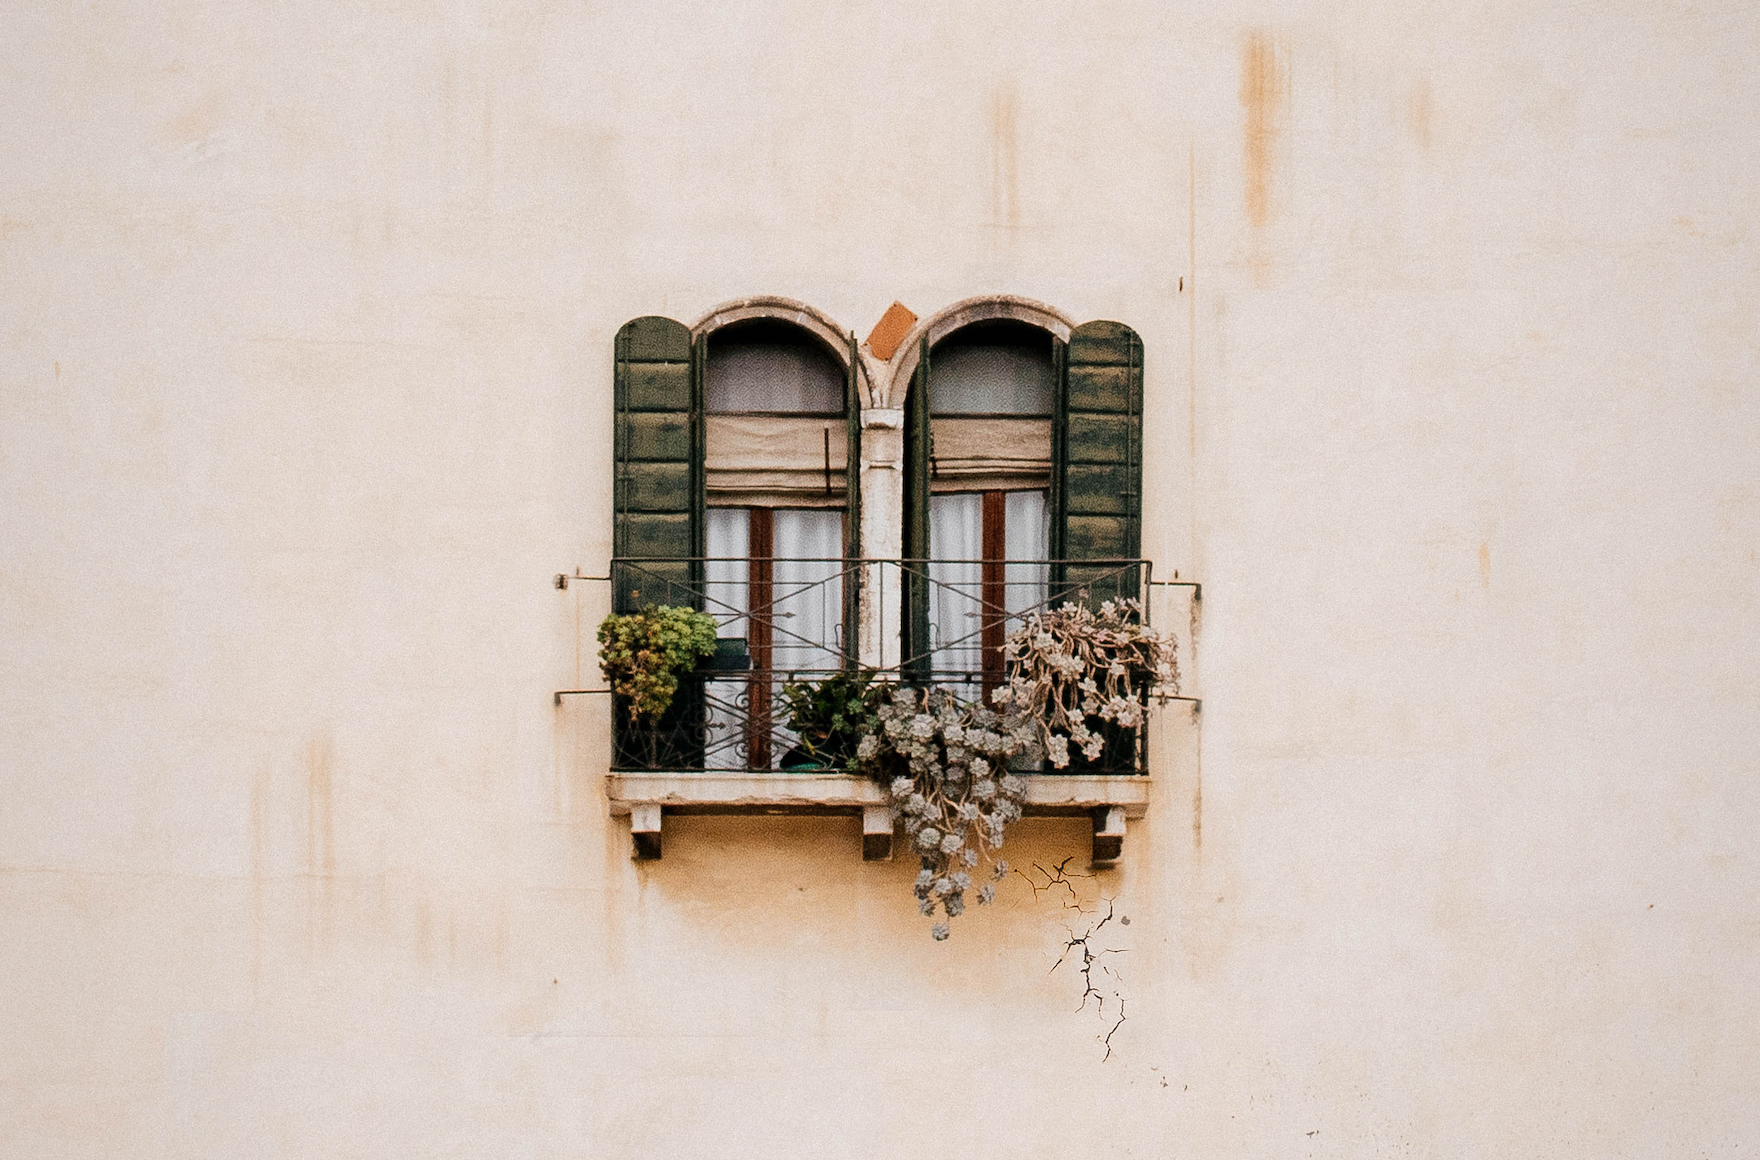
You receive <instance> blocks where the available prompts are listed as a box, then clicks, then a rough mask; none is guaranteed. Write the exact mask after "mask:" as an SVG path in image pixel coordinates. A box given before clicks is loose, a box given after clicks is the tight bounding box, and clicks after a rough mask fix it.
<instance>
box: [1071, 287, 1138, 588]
mask: <svg viewBox="0 0 1760 1160" xmlns="http://www.w3.org/2000/svg"><path fill="white" fill-rule="evenodd" d="M1052 429H1053V432H1054V434H1053V457H1052V468H1051V471H1052V516H1053V519H1052V528H1051V537H1052V544H1051V554H1052V556H1053V557H1054V558H1060V559H1063V560H1066V561H1070V563H1068V564H1065V565H1063V566H1061V567H1059V568H1057V569H1056V570H1055V573H1056V574H1054V575H1053V578H1052V579H1053V584H1054V586H1055V588H1056V589H1057V591H1058V592H1059V593H1067V592H1071V591H1073V590H1075V589H1077V588H1081V587H1084V586H1086V587H1088V588H1089V589H1090V592H1091V595H1092V596H1093V597H1094V598H1096V599H1106V598H1109V597H1113V596H1137V595H1138V594H1139V593H1138V591H1137V573H1136V569H1134V568H1128V569H1125V570H1123V571H1120V569H1121V568H1123V567H1124V565H1125V563H1126V562H1127V561H1133V560H1135V559H1137V558H1138V556H1140V555H1141V554H1142V543H1143V533H1142V523H1143V343H1142V340H1141V339H1139V338H1138V337H1137V332H1136V331H1134V330H1132V329H1131V328H1130V327H1128V326H1125V325H1124V324H1123V323H1119V322H1088V323H1084V324H1083V325H1081V326H1078V327H1076V328H1075V330H1073V331H1071V332H1070V336H1069V345H1068V348H1067V349H1066V351H1065V352H1064V359H1063V374H1062V375H1061V376H1060V381H1059V384H1058V397H1057V414H1056V417H1055V420H1054V422H1053V424H1052ZM1087 560H1091V561H1094V563H1093V564H1092V565H1083V564H1081V563H1080V561H1087Z"/></svg>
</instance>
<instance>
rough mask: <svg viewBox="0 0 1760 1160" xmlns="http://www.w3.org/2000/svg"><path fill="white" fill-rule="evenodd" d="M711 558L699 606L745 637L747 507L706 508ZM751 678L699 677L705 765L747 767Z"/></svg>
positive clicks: (729, 632) (723, 630)
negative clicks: (704, 717) (701, 679)
mask: <svg viewBox="0 0 1760 1160" xmlns="http://www.w3.org/2000/svg"><path fill="white" fill-rule="evenodd" d="M707 531H708V549H709V556H710V557H711V558H710V560H709V561H708V562H707V563H706V564H705V565H704V566H703V595H704V600H703V611H705V612H707V613H708V614H709V615H710V616H713V617H714V618H715V622H716V624H717V625H719V626H720V629H719V631H718V633H717V635H718V636H723V637H742V638H749V634H750V632H751V623H750V621H748V620H747V619H746V613H747V611H748V609H749V607H750V605H749V603H748V600H749V597H748V594H747V588H746V581H747V579H748V578H749V577H750V576H751V564H750V562H748V561H747V559H746V554H747V553H748V552H749V551H750V544H751V538H752V513H751V509H749V508H710V509H709V524H708V529H707ZM748 684H749V678H748V676H747V675H746V674H745V673H741V672H733V673H713V674H711V675H710V676H708V677H707V678H705V680H704V682H703V696H704V700H705V702H706V703H707V704H706V711H707V720H706V722H705V724H706V725H707V726H708V732H707V734H706V735H705V737H704V740H703V768H704V769H744V768H746V764H747V763H746V710H745V708H744V707H743V705H744V702H745V700H746V699H747V696H748Z"/></svg>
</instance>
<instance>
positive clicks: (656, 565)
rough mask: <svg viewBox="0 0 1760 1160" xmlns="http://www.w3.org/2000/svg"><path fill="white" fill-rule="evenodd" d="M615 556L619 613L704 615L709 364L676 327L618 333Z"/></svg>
mask: <svg viewBox="0 0 1760 1160" xmlns="http://www.w3.org/2000/svg"><path fill="white" fill-rule="evenodd" d="M616 358H617V375H616V407H617V417H616V444H617V450H616V477H615V480H614V483H613V487H614V491H613V494H614V503H615V515H614V521H615V522H614V526H613V547H612V552H613V554H614V555H615V556H617V557H619V558H620V559H623V560H629V561H639V563H637V562H632V563H630V564H627V565H625V566H623V567H621V568H620V569H618V584H617V586H616V587H617V591H616V593H615V600H616V607H617V610H618V611H619V612H631V611H634V610H635V609H636V608H637V607H639V606H640V605H642V604H674V605H678V604H690V605H692V606H694V607H699V608H700V607H701V606H702V597H701V595H700V592H701V583H700V581H701V577H700V576H698V575H697V572H698V570H699V567H698V565H697V564H696V562H695V561H696V560H697V559H700V558H701V556H702V555H703V524H704V516H703V506H704V492H703V422H702V417H703V408H702V406H701V400H702V386H701V372H700V367H699V365H698V364H699V363H700V361H701V360H699V359H697V358H694V357H693V350H692V344H691V333H690V331H689V330H688V329H687V328H686V327H685V326H684V325H683V324H682V323H679V322H675V321H673V320H672V319H670V318H658V317H655V316H652V315H650V316H648V317H645V318H637V319H633V320H631V321H630V322H627V323H625V324H624V326H623V329H621V330H619V331H618V332H617V349H616Z"/></svg>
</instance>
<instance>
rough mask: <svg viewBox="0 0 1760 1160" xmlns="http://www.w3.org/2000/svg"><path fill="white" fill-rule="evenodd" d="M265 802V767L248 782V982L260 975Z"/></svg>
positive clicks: (267, 774)
mask: <svg viewBox="0 0 1760 1160" xmlns="http://www.w3.org/2000/svg"><path fill="white" fill-rule="evenodd" d="M268 801H269V767H268V765H266V764H265V765H263V766H262V767H261V768H259V769H258V770H257V773H256V776H255V777H253V778H252V779H251V982H252V983H253V984H254V983H256V982H257V981H258V980H259V979H261V978H262V974H263V877H264V875H265V873H266V872H267V865H266V863H267V841H266V837H265V835H264V827H265V825H266V820H265V818H264V814H265V811H266V810H267V809H268Z"/></svg>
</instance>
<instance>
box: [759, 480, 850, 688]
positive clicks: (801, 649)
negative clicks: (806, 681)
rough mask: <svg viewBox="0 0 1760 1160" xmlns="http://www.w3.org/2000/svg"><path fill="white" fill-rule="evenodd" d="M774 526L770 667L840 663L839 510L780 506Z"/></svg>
mask: <svg viewBox="0 0 1760 1160" xmlns="http://www.w3.org/2000/svg"><path fill="white" fill-rule="evenodd" d="M775 519H776V523H775V529H776V531H775V535H776V546H775V557H776V564H775V570H774V574H773V575H774V589H773V591H774V599H775V602H776V603H775V610H774V614H773V615H774V618H775V629H774V630H773V632H772V635H771V641H772V647H773V649H774V652H773V656H774V658H775V659H774V662H773V663H774V665H775V667H776V668H777V669H778V670H779V671H784V672H786V671H788V670H791V669H835V668H840V667H842V665H843V639H842V634H841V632H840V626H841V624H842V623H843V579H842V573H843V563H842V561H841V560H840V559H839V557H841V556H842V555H843V512H842V511H837V510H828V509H824V508H817V509H812V508H779V509H777V511H776V517H775Z"/></svg>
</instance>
